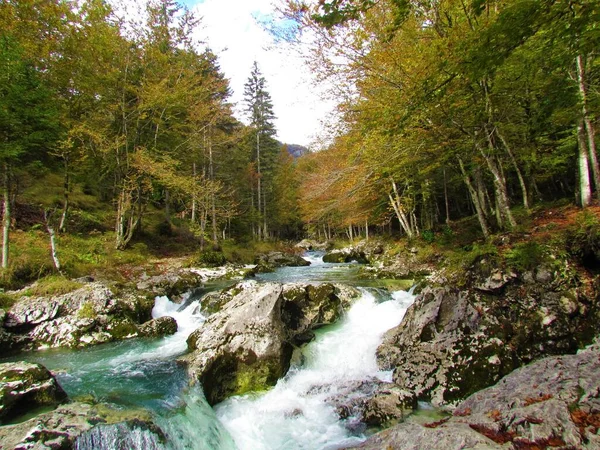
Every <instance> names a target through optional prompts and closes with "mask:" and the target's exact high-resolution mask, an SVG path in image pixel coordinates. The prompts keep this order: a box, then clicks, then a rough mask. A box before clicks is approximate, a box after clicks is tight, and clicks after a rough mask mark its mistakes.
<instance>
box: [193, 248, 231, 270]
mask: <svg viewBox="0 0 600 450" xmlns="http://www.w3.org/2000/svg"><path fill="white" fill-rule="evenodd" d="M194 262H195V263H196V264H199V265H202V266H205V267H218V266H222V265H224V264H225V263H226V262H227V260H226V259H225V255H223V253H221V252H214V251H211V250H205V251H203V252H200V254H199V255H198V256H197V257H196V259H195V260H194Z"/></svg>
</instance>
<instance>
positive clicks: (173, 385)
mask: <svg viewBox="0 0 600 450" xmlns="http://www.w3.org/2000/svg"><path fill="white" fill-rule="evenodd" d="M306 258H307V259H308V260H309V261H310V262H311V263H312V264H311V266H309V267H301V268H298V267H286V268H282V269H279V270H277V271H276V272H274V273H269V274H261V275H260V276H259V277H257V278H258V279H259V280H264V281H279V282H298V281H302V282H306V281H339V282H349V281H351V282H354V284H359V285H360V282H359V283H356V274H357V271H358V267H359V266H358V265H357V264H352V263H351V264H326V263H323V262H322V259H321V255H320V254H309V255H308V256H307V257H306ZM361 290H362V293H363V294H362V296H361V298H360V299H359V300H357V301H356V302H355V303H354V304H353V306H352V307H351V308H350V310H349V311H348V312H347V314H346V315H345V317H344V318H343V319H342V320H341V321H340V322H339V323H337V324H335V325H332V326H329V327H324V328H322V329H320V330H318V331H317V333H316V335H317V337H316V339H315V340H314V341H313V342H311V343H310V344H308V345H306V346H304V347H303V348H302V349H298V350H296V353H295V354H294V358H293V363H292V366H291V368H290V371H289V372H288V374H287V375H286V376H285V377H284V378H283V379H281V380H279V382H278V383H277V385H276V386H275V387H274V388H273V389H271V390H269V391H268V392H264V393H260V394H249V395H244V396H239V397H232V398H230V399H228V400H226V401H224V402H223V403H221V404H219V405H216V406H215V408H214V409H213V408H211V407H210V406H209V405H208V404H207V402H206V400H205V399H204V395H203V393H202V391H201V389H200V388H198V387H194V388H189V387H187V378H186V374H185V369H184V368H183V367H181V366H180V365H179V364H177V363H176V361H175V358H176V357H177V356H179V355H181V354H183V353H184V352H185V351H186V339H187V337H188V336H189V334H190V333H191V332H192V331H194V330H195V329H196V328H198V327H199V326H201V324H202V323H203V322H204V320H205V317H204V315H203V314H202V312H201V309H200V302H201V300H200V299H199V298H197V296H193V295H190V296H189V297H188V298H187V299H185V300H184V301H183V302H182V303H181V304H175V303H172V302H171V301H170V300H169V299H168V298H166V297H159V298H157V299H156V304H155V306H154V309H153V311H152V315H153V317H155V318H156V317H162V316H172V317H174V318H175V319H176V320H177V323H178V331H177V333H176V334H174V335H173V336H169V337H166V338H162V339H155V340H149V339H136V340H129V341H124V342H120V343H116V344H108V345H102V346H98V347H94V348H90V349H86V350H79V351H64V350H61V351H46V352H39V353H35V354H32V355H31V357H30V358H27V359H29V360H32V361H36V362H40V363H42V364H44V365H46V366H47V367H48V368H49V369H51V370H53V371H55V372H57V378H58V380H59V382H60V383H61V385H62V386H63V387H64V388H65V390H66V391H67V393H68V394H69V396H71V397H72V398H77V397H88V398H89V396H92V397H93V398H94V399H95V400H97V401H103V402H109V403H113V404H115V405H117V406H120V407H143V408H147V409H150V410H151V411H153V412H154V414H155V416H156V422H157V424H158V425H159V426H160V428H161V429H163V430H164V432H165V434H166V435H167V437H168V442H167V444H166V445H167V446H168V447H169V448H172V449H211V450H213V449H215V450H217V449H223V450H228V449H235V448H238V449H241V450H243V449H249V450H250V449H252V450H260V449H291V448H294V449H321V448H323V449H334V448H339V447H342V446H346V445H350V444H355V443H357V442H360V441H361V440H362V439H364V436H363V435H362V434H361V433H360V431H361V430H360V429H358V430H357V429H356V427H352V426H350V424H349V423H347V422H345V421H343V420H340V419H339V418H338V416H337V414H336V413H335V410H334V407H333V406H331V405H330V404H328V403H327V402H326V399H327V398H330V397H334V396H336V395H339V394H340V393H342V392H343V391H344V387H347V386H348V385H349V384H350V383H352V382H357V381H361V380H365V379H368V378H372V377H377V378H380V379H386V378H388V377H389V374H387V373H383V372H380V371H379V370H378V368H377V364H376V360H375V350H376V348H377V346H378V345H379V343H380V341H381V337H382V335H383V333H385V331H387V330H388V329H390V328H392V327H394V326H395V325H397V324H398V323H400V320H401V319H402V317H403V315H404V313H405V311H406V309H407V308H408V306H409V305H410V304H411V302H412V300H413V297H412V295H411V294H410V293H407V292H404V291H396V292H393V293H391V294H390V293H389V292H387V291H386V290H383V289H379V290H376V289H365V288H361ZM121 432H122V430H120V429H118V428H107V429H105V430H103V431H100V430H99V431H98V433H100V434H99V435H98V436H92V437H94V439H96V441H95V442H99V440H101V439H105V436H104V435H101V433H108V435H109V436H115V435H118V434H119V433H121ZM139 439H140V438H139V437H138V440H139ZM105 440H107V439H105ZM82 448H93V446H89V445H88V446H87V447H82ZM102 448H107V449H108V448H111V447H110V445H108V446H104V447H102ZM132 448H137V447H132ZM140 448H141V447H140Z"/></svg>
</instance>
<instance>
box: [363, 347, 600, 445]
mask: <svg viewBox="0 0 600 450" xmlns="http://www.w3.org/2000/svg"><path fill="white" fill-rule="evenodd" d="M599 370H600V348H599V347H598V346H593V347H591V348H589V349H586V350H584V351H581V352H580V353H578V354H575V355H564V356H552V357H547V358H543V359H541V360H538V361H536V362H534V363H531V364H529V365H527V366H524V367H521V368H519V369H517V370H515V371H514V372H512V373H510V374H509V375H507V376H506V377H504V378H503V379H502V380H500V382H498V383H497V384H496V385H495V386H492V387H489V388H487V389H484V390H482V391H479V392H477V393H475V394H473V395H471V396H470V397H469V398H467V399H466V400H464V401H463V402H461V403H460V404H459V405H458V406H457V408H456V409H455V410H454V413H453V416H452V417H448V418H446V419H443V420H441V421H433V422H423V421H421V423H416V421H412V423H401V424H399V425H396V426H395V427H393V428H391V429H389V430H385V431H383V432H381V433H378V434H376V435H374V436H372V437H370V438H369V439H368V440H367V441H366V442H365V443H363V444H362V445H361V446H359V447H357V448H363V449H379V448H391V449H422V448H430V449H437V448H444V449H448V450H454V449H457V450H458V449H462V448H489V449H495V448H516V449H521V448H528V449H533V448H539V449H541V448H554V447H558V448H565V449H566V448H577V449H584V448H589V449H596V448H600V435H599V434H598V429H599V428H600V378H599V377H598V375H597V374H598V371H599ZM409 420H410V419H409Z"/></svg>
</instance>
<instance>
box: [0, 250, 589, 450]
mask: <svg viewBox="0 0 600 450" xmlns="http://www.w3.org/2000/svg"><path fill="white" fill-rule="evenodd" d="M525 248H526V250H527V252H530V253H532V252H533V253H535V252H534V251H537V250H536V248H534V247H532V248H533V250H532V249H531V248H529V247H525ZM515 249H516V250H515ZM517 250H518V251H520V252H521V253H518V251H517ZM544 252H546V253H543V255H542V256H540V255H539V254H534V256H535V258H534V259H533V263H532V261H531V260H529V259H527V258H529V257H531V255H530V254H529V253H523V249H522V248H521V249H519V247H513V248H507V249H504V250H502V253H501V252H499V251H496V250H493V249H492V250H490V249H489V248H482V249H480V248H474V249H473V250H472V251H469V252H468V254H467V255H466V256H461V260H460V261H459V262H460V264H455V263H456V261H457V260H456V259H452V258H453V256H447V255H442V254H441V253H438V252H435V251H425V250H423V248H417V247H412V246H406V247H404V248H403V249H402V250H400V251H398V248H397V247H396V248H390V247H389V246H387V245H386V244H383V243H377V242H362V243H360V244H358V245H356V246H354V247H350V248H346V249H341V250H338V251H332V252H330V253H328V255H329V256H326V257H325V258H324V259H327V260H332V261H333V260H336V261H340V262H347V261H349V260H359V261H363V262H364V261H369V262H370V265H368V266H364V268H363V270H362V274H363V276H365V277H368V278H395V279H418V280H420V282H419V288H418V289H419V294H418V296H417V297H416V299H415V301H414V304H413V305H412V306H411V307H410V308H409V310H408V311H407V313H406V315H405V317H404V319H403V320H402V322H401V323H400V324H399V325H398V326H397V327H395V328H392V329H391V330H389V331H388V332H387V333H386V335H385V336H384V339H383V342H382V344H381V345H380V346H379V348H378V350H377V361H378V364H379V367H380V368H381V369H382V370H390V371H392V374H393V375H392V380H391V382H383V381H381V380H378V379H375V378H372V379H367V380H363V381H361V382H356V383H351V384H348V386H346V387H342V388H340V391H339V393H337V394H336V395H333V396H332V397H331V398H328V399H327V400H326V402H327V403H328V404H330V405H331V406H333V407H334V408H335V410H336V411H337V413H338V415H339V417H340V419H342V420H344V421H345V423H346V426H347V427H349V428H351V429H353V430H354V431H361V430H364V429H365V427H376V428H380V427H391V428H388V429H387V430H384V431H382V432H380V433H378V434H375V435H373V436H372V437H371V438H369V439H368V440H367V441H366V442H365V443H364V444H363V446H362V447H361V448H399V449H400V448H402V449H405V448H415V449H416V448H448V449H453V448H457V449H458V448H467V447H476V448H518V449H521V448H548V447H561V448H597V447H598V445H599V443H598V439H599V438H598V429H599V428H600V419H599V417H600V400H599V398H598V392H600V388H599V387H598V386H596V384H597V383H596V380H595V378H594V375H593V374H594V373H595V372H594V371H595V370H597V369H598V367H597V366H598V365H600V346H598V345H593V346H592V347H590V348H587V349H585V350H581V349H583V348H585V347H586V346H587V345H589V344H591V343H592V342H593V341H594V339H595V337H596V336H598V335H599V334H600V325H599V324H600V320H599V319H600V308H599V302H598V300H599V292H600V282H599V280H598V277H597V276H596V275H595V272H593V270H591V269H590V268H589V267H588V266H586V265H585V264H582V263H581V261H578V260H577V259H576V258H573V257H570V256H565V255H564V254H559V253H553V252H550V251H548V250H544ZM284 260H285V261H284ZM282 261H283V262H282ZM297 263H298V262H297V261H296V259H295V258H293V257H291V258H283V257H282V256H281V255H277V254H274V255H269V256H265V257H263V258H261V259H260V261H259V265H262V266H264V267H265V268H266V270H270V269H272V268H273V267H274V266H276V265H279V264H285V265H297ZM588 264H589V260H588ZM248 269H249V268H248V267H244V268H241V267H237V268H234V269H231V270H229V269H217V270H214V271H212V272H211V273H212V275H209V274H208V270H204V271H202V270H198V269H190V268H184V267H176V268H173V269H172V270H168V271H166V272H165V273H163V274H160V275H156V274H154V275H142V276H140V277H138V278H137V281H136V288H137V289H136V290H134V291H132V290H128V289H121V290H119V291H117V292H115V291H113V290H112V289H111V288H110V287H108V286H107V285H106V284H103V283H100V282H94V281H89V282H87V283H85V284H84V285H83V286H82V287H81V288H79V289H77V290H76V291H74V292H71V293H69V294H63V295H61V296H54V297H49V298H23V299H22V300H20V301H19V302H17V303H16V304H15V305H14V306H13V307H12V308H11V309H9V310H8V311H6V312H3V313H2V315H0V318H1V319H2V323H3V324H4V328H2V329H0V339H3V340H4V341H3V342H5V343H6V346H4V347H3V348H5V349H6V348H8V349H11V350H21V349H33V348H40V347H42V346H46V347H54V346H68V347H83V346H87V345H93V344H96V343H101V342H108V341H111V340H117V339H123V338H129V337H134V336H160V335H166V334H170V333H174V332H175V331H176V330H177V329H176V325H175V324H174V321H173V320H172V319H171V318H168V317H163V318H161V319H158V320H157V321H148V319H149V317H150V308H151V304H152V303H153V302H152V301H151V299H153V298H154V296H155V295H159V294H166V293H169V294H170V295H172V296H174V297H176V296H178V295H179V294H180V293H181V292H182V291H184V290H189V289H190V288H191V287H195V286H197V285H199V284H201V283H203V282H206V280H208V279H210V278H211V276H224V277H228V278H229V277H242V276H244V275H248V274H251V273H253V271H249V270H248ZM211 270H212V269H211ZM259 271H260V270H259ZM178 274H179V275H178ZM215 274H218V275H215ZM358 295H359V293H358V292H357V291H356V290H354V289H353V288H349V287H344V286H341V285H333V284H327V283H325V284H319V285H313V284H279V283H256V282H254V281H248V280H247V281H243V282H241V283H238V284H235V285H234V286H232V287H230V288H227V289H224V290H222V291H220V292H213V293H211V294H208V295H207V296H206V297H205V298H204V301H203V303H202V311H203V313H205V314H206V315H207V316H208V318H207V320H206V322H204V324H203V326H202V327H201V328H199V329H197V330H196V331H195V332H193V333H192V334H191V335H190V336H189V338H188V342H187V344H188V350H189V353H188V354H187V355H185V356H184V357H183V358H181V360H182V361H183V362H185V363H186V364H187V367H188V372H189V374H190V376H191V379H192V381H193V382H199V383H201V384H202V386H203V389H204V392H205V394H206V398H207V400H208V402H209V403H210V404H211V405H212V404H215V403H218V402H220V401H222V400H224V399H225V398H227V397H229V396H231V395H236V394H243V393H245V392H248V391H257V390H264V389H267V388H268V387H270V386H272V385H274V384H275V383H276V382H277V380H278V379H280V378H281V377H283V376H284V375H285V373H286V372H287V370H288V368H289V366H290V359H291V356H292V350H293V348H294V347H296V346H300V345H303V344H304V343H306V342H309V341H310V340H311V339H313V338H314V332H313V331H314V330H315V329H316V328H318V327H320V326H323V325H325V324H330V323H333V322H335V321H336V320H338V318H339V317H340V315H341V314H342V313H343V311H344V310H345V309H346V308H347V307H348V305H349V304H350V303H351V302H352V301H353V299H354V298H356V297H357V296H358ZM578 352H579V353H578ZM23 378H25V377H23ZM11 382H12V381H11ZM6 383H7V382H5V384H4V386H8V387H10V385H8V384H6ZM6 389H8V388H6ZM6 389H5V391H6ZM11 392H12V391H11ZM57 392H58V394H60V391H59V390H57ZM7 393H8V391H6V393H5V394H6V395H4V394H3V395H4V397H5V400H6V402H7V404H10V401H11V400H10V399H11V397H10V396H11V395H12V394H10V395H9V394H7ZM17 397H18V396H17ZM58 397H60V395H58ZM58 397H57V398H51V400H50V401H49V402H48V404H47V405H48V406H49V407H53V406H55V405H56V404H57V403H60V402H64V398H63V397H61V398H58ZM418 402H427V403H429V404H431V405H433V406H434V407H436V408H439V409H440V410H441V411H445V412H446V414H447V416H446V418H444V419H442V420H434V421H432V420H427V419H423V418H422V416H421V415H420V414H418V413H417V414H413V412H414V411H416V410H417V409H418V406H417V405H418V404H419V403H418ZM42 405H44V404H42ZM15 408H16V409H15V411H17V410H20V408H19V407H15ZM73 408H75V409H81V411H83V412H82V413H81V414H80V413H79V412H74V411H73ZM90 408H92V407H91V405H83V406H81V408H80V406H78V404H71V403H69V404H65V405H62V406H60V407H59V408H58V409H57V410H55V412H54V413H49V412H46V413H44V414H50V416H44V415H41V416H38V417H37V418H35V419H32V420H37V421H40V422H36V423H38V424H39V426H37V425H36V427H37V428H39V429H40V430H42V431H40V432H39V433H37V434H36V436H55V437H56V436H59V435H60V436H63V438H64V439H66V440H65V441H64V442H66V443H65V444H64V445H65V448H69V445H73V443H74V442H75V439H78V438H77V436H87V437H85V439H88V440H90V439H91V440H92V441H93V440H94V439H103V438H102V436H106V435H110V436H114V435H122V436H125V435H129V434H128V433H130V432H131V430H132V429H133V428H135V430H137V431H135V433H138V434H140V436H144V439H147V441H145V442H147V445H148V448H160V445H161V439H162V437H161V432H160V430H158V429H157V428H156V427H155V426H154V425H152V423H151V421H148V420H145V419H144V420H142V421H141V422H139V423H138V422H135V421H134V422H132V420H133V418H130V417H126V418H124V419H123V420H121V421H119V422H118V423H117V421H116V420H112V419H111V422H110V423H111V426H109V427H104V428H102V429H100V428H99V427H95V428H94V425H96V424H97V423H103V422H102V421H96V419H97V417H96V416H95V414H96V413H95V412H94V410H93V409H90ZM6 411H9V409H6ZM11 414H12V413H11ZM52 414H54V415H52ZM56 414H58V416H56ZM9 416H10V414H8V413H7V417H9ZM57 417H58V418H57ZM65 417H67V418H65ZM133 417H135V413H134V416H133ZM72 421H75V422H77V423H80V422H81V423H83V425H81V426H79V425H74V424H72V423H71V422H72ZM82 421H83V422H82ZM29 422H30V421H29ZM85 423H87V424H88V425H85ZM44 424H51V425H49V427H50V428H44V427H45V426H46V425H44ZM113 424H116V425H115V426H112V425H113ZM15 427H16V428H12V430H17V431H15V432H16V433H21V434H23V432H24V430H25V426H24V425H22V424H20V425H15ZM19 427H20V428H19ZM40 427H41V428H40ZM53 427H54V428H53ZM61 427H62V428H61ZM65 427H66V428H69V429H73V430H75V431H73V433H71V434H69V432H66V431H65V429H66V428H65ZM37 428H36V429H37ZM1 429H2V430H4V431H5V432H7V431H6V430H7V429H9V428H7V427H2V428H1ZM53 430H54V431H53ZM11 433H12V432H11ZM65 433H66V434H65ZM90 433H92V434H90ZM0 436H2V435H1V434H0ZM4 436H7V435H6V434H5V435H4ZM11 436H12V437H10V439H11V440H10V442H20V443H23V442H34V441H35V440H30V441H27V439H29V438H27V437H26V436H25V435H23V436H25V437H23V436H21V437H20V438H18V439H17V437H15V436H16V435H12V434H11ZM64 436H67V437H66V438H65V437H64ZM63 438H61V439H63ZM6 439H9V438H8V437H6ZM19 439H20V440H19ZM31 439H33V438H31ZM82 439H84V438H82ZM7 442H8V441H7ZM61 442H62V441H61ZM82 442H83V441H82ZM86 442H87V441H86ZM90 442H91V441H90ZM11 445H12V444H11ZM15 445H17V444H15ZM19 445H21V444H19ZM44 445H45V444H44ZM52 445H53V444H52ZM61 445H63V444H61ZM82 445H83V444H82ZM86 445H87V444H86ZM49 447H52V446H51V445H49ZM11 448H12V447H11ZM40 448H43V447H40ZM81 448H89V447H85V446H84V447H81Z"/></svg>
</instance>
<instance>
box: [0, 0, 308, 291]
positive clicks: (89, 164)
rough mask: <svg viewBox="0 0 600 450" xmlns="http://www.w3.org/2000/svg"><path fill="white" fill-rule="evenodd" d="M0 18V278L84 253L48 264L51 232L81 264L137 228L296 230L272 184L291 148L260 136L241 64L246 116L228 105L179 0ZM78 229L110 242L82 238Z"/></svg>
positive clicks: (269, 132)
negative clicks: (121, 13)
mask: <svg viewBox="0 0 600 450" xmlns="http://www.w3.org/2000/svg"><path fill="white" fill-rule="evenodd" d="M0 22H1V24H2V27H1V29H2V32H1V35H0V46H1V51H0V57H1V58H2V63H1V64H0V70H1V72H0V76H1V78H2V82H1V83H0V84H1V86H2V87H1V88H0V89H1V94H0V133H2V138H1V144H0V145H1V151H0V162H1V166H2V187H3V189H2V191H3V201H2V204H3V208H2V210H3V246H2V268H3V272H4V275H5V277H4V278H5V279H8V280H9V282H8V283H9V284H10V279H11V277H12V276H13V275H14V274H15V273H17V278H19V277H21V278H23V277H24V278H32V277H35V275H36V274H37V275H38V276H39V275H41V274H42V273H43V272H47V271H52V270H59V271H60V270H66V271H67V272H69V270H72V269H74V266H77V265H78V264H79V263H82V262H85V261H74V262H73V264H70V266H71V267H69V263H67V264H66V266H67V267H65V264H63V265H62V267H61V258H60V253H61V248H60V247H61V244H60V242H61V241H62V244H63V248H62V250H63V251H64V250H66V248H65V246H66V247H72V248H73V250H74V251H75V252H77V251H79V253H84V254H88V257H87V259H91V260H94V259H97V258H96V257H95V256H94V253H103V252H105V251H107V250H106V249H107V248H108V247H113V248H114V249H117V250H124V249H126V248H130V247H131V246H132V245H134V244H135V243H136V239H137V243H138V244H139V245H141V246H142V247H141V248H142V249H143V247H144V245H145V244H144V242H143V239H142V237H143V236H144V233H145V239H146V241H150V242H156V241H157V240H156V239H154V238H155V237H156V236H158V237H159V239H158V240H159V241H160V237H161V236H163V237H165V240H168V237H172V236H173V235H174V234H178V235H179V237H180V238H181V239H180V240H182V241H186V240H187V241H190V247H191V248H193V249H195V248H197V247H199V248H200V249H203V248H205V247H207V246H208V245H210V246H211V247H212V248H213V249H219V247H220V244H219V242H220V241H221V240H223V239H226V238H230V237H235V238H240V239H245V240H247V239H256V240H259V241H261V240H266V239H271V238H278V237H292V238H295V237H298V236H299V233H300V228H301V226H300V221H299V217H298V216H297V215H295V214H294V211H295V210H296V209H295V208H294V207H290V206H289V202H290V201H294V199H293V198H289V197H288V198H286V197H285V196H286V195H295V193H289V192H287V191H286V190H289V189H290V188H293V183H290V181H292V180H291V179H290V177H289V172H290V170H291V166H292V165H293V156H291V153H292V151H295V152H296V154H299V153H298V152H300V153H301V152H302V148H298V146H294V147H292V149H291V150H288V147H287V146H285V145H282V144H281V143H280V142H278V141H277V140H276V139H275V138H274V136H275V129H274V127H273V118H274V116H273V106H272V101H271V97H270V94H269V92H268V87H267V81H266V80H265V78H264V77H263V76H262V74H261V71H260V68H259V67H258V65H257V64H256V63H255V64H254V66H253V67H252V68H250V67H249V68H248V81H247V83H246V85H245V90H244V105H243V107H244V109H245V111H246V113H247V119H248V122H249V125H244V124H243V123H241V122H240V121H239V120H237V119H236V118H235V117H234V116H233V112H232V108H233V105H232V104H230V103H229V96H230V88H229V84H228V80H227V79H226V78H225V76H224V74H223V73H222V72H221V70H220V67H219V63H218V58H217V56H216V55H215V54H214V53H213V52H212V51H211V50H210V48H206V47H204V48H203V47H202V44H201V43H198V42H195V41H194V38H193V36H192V35H193V31H194V29H195V28H196V27H198V26H199V23H200V21H199V19H197V18H195V17H194V15H193V14H192V13H191V12H190V11H189V10H187V8H185V7H182V6H180V5H179V4H177V3H176V2H174V1H172V0H161V1H150V2H148V3H147V4H146V5H145V18H144V19H140V20H138V21H135V20H131V21H124V20H123V19H118V18H117V16H116V15H115V14H114V12H113V10H112V9H111V7H110V5H109V4H108V3H107V2H104V1H102V0H91V1H83V2H77V1H65V0H56V1H44V2H40V1H35V0H25V1H2V2H1V3H0ZM13 231H26V232H27V233H28V234H26V235H18V234H15V233H13ZM44 234H47V235H48V237H49V238H50V239H51V243H52V246H51V247H52V256H53V260H50V259H48V258H49V256H50V253H49V252H47V251H46V248H47V247H48V243H47V242H50V241H48V239H47V238H43V240H40V239H42V237H41V236H42V235H44ZM94 234H101V235H102V236H103V237H104V238H105V240H106V241H107V242H108V241H110V242H111V244H110V245H109V244H108V243H107V242H103V243H101V244H99V245H100V247H102V248H98V249H95V250H94V249H93V248H92V249H91V250H90V245H91V246H92V247H94V245H96V244H97V243H94V242H92V241H93V240H94V239H93V235H94ZM90 236H91V237H92V239H91V240H90V239H87V238H89V237H90ZM26 237H29V239H26ZM74 239H75V240H77V239H78V240H79V247H80V248H79V250H77V249H76V248H75V247H77V244H76V243H73V242H72V241H73V240H74ZM140 239H141V240H140ZM86 240H87V243H86V242H85V241H86ZM43 241H47V242H43ZM139 245H138V247H139ZM31 246H33V247H38V246H39V247H42V248H43V253H44V256H41V255H40V256H39V257H38V258H37V261H33V262H32V261H30V260H31V257H28V256H26V255H24V254H23V252H24V251H25V250H24V249H26V248H27V247H31ZM96 246H97V245H96ZM158 246H160V244H158ZM165 246H168V244H165ZM63 253H64V252H63ZM90 253H91V254H90ZM11 254H14V258H13V257H11ZM20 256H22V258H20ZM75 256H77V255H74V257H75ZM80 256H81V257H83V256H82V255H80ZM66 257H67V259H68V256H66ZM33 259H36V258H33ZM80 259H81V258H80ZM63 262H64V261H63ZM24 266H27V267H24ZM52 266H54V267H52ZM18 272H26V273H22V274H21V275H19V274H18Z"/></svg>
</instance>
